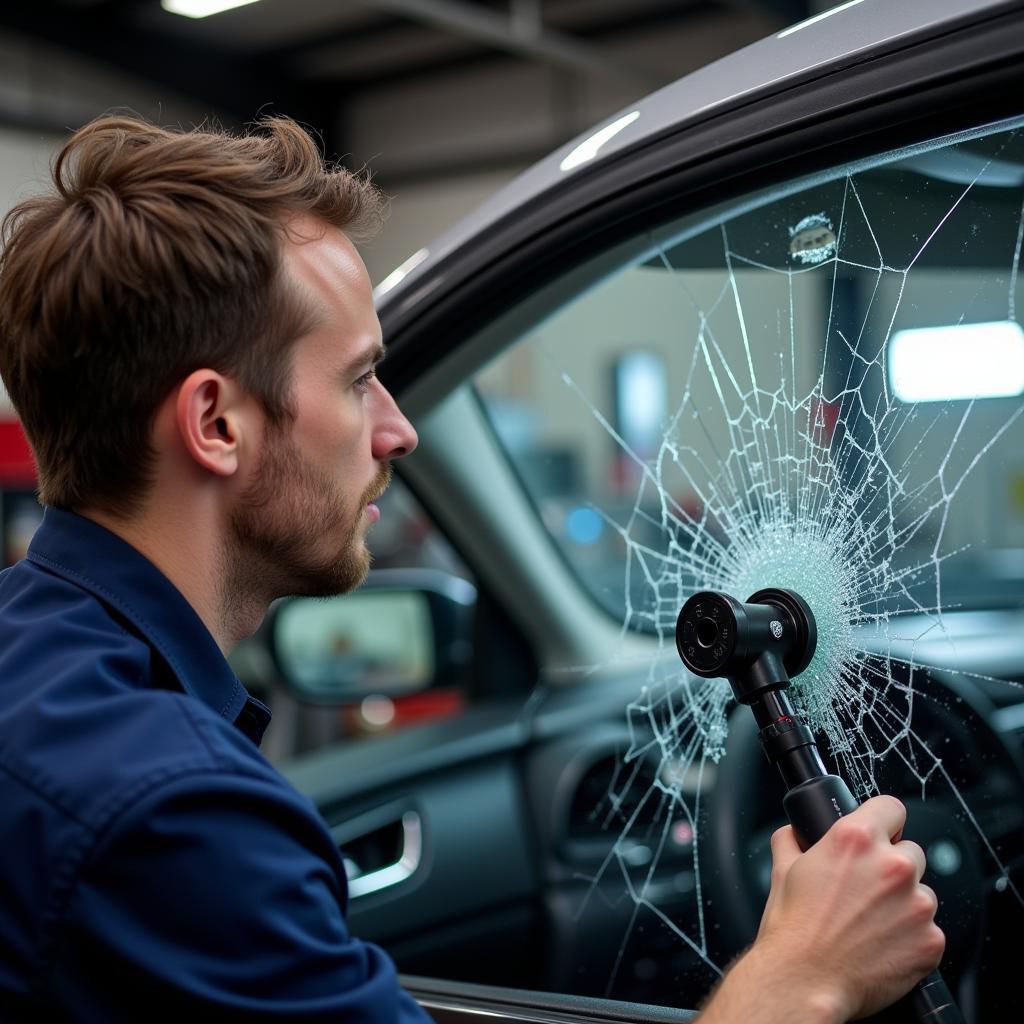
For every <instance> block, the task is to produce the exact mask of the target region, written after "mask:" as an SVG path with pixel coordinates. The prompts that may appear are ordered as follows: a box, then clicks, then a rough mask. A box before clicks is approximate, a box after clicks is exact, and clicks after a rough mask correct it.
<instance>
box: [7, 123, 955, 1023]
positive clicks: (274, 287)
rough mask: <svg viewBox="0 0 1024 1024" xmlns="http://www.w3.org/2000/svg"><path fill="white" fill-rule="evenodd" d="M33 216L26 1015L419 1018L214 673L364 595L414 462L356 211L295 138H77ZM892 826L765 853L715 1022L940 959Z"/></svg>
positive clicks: (875, 1002)
mask: <svg viewBox="0 0 1024 1024" xmlns="http://www.w3.org/2000/svg"><path fill="white" fill-rule="evenodd" d="M54 176H55V189H54V191H53V192H52V193H51V194H48V195H45V196H42V197H40V198H36V199H31V200H28V201H27V202H25V203H23V204H21V206H19V207H18V208H16V209H15V210H14V211H12V213H11V215H9V218H8V221H7V222H6V225H5V238H6V248H5V250H4V253H3V255H2V257H0V373H2V375H3V379H4V382H5V384H6V385H7V389H8V391H9V393H10V395H11V398H12V400H13V402H14V404H15V407H16V408H17V410H18V412H19V414H20V416H21V419H22V422H23V424H24V426H25V430H26V432H27V434H28V437H29V440H30V441H31V443H32V446H33V449H34V452H35V455H36V460H37V463H38V468H39V491H40V498H41V500H42V502H43V503H44V504H45V505H46V506H47V511H46V516H45V519H44V522H43V525H42V526H41V527H40V529H39V531H38V533H37V534H36V537H35V538H34V540H33V542H32V545H31V548H30V551H29V554H28V557H27V558H26V559H25V560H24V561H23V562H20V563H19V564H18V565H16V566H14V567H13V568H12V569H10V570H8V571H6V572H5V573H4V574H3V575H2V576H0V773H2V774H0V779H2V786H3V798H2V799H0V829H2V832H3V835H4V836H5V837H6V843H5V847H6V849H5V856H4V858H3V860H2V863H0V1010H2V1018H3V1020H5V1021H19V1020H30V1019H31V1020H39V1019H46V1020H52V1019H61V1020H71V1021H82V1022H85V1021H90V1022H91V1021H97V1022H99V1021H103V1022H114V1021H140V1020H160V1019H173V1020H185V1019H188V1018H187V1015H189V1014H192V1015H197V1014H198V1015H199V1017H200V1019H211V1020H212V1019H216V1020H218V1021H231V1020H245V1021H262V1020H279V1021H289V1022H321V1021H323V1022H326V1021H345V1022H360V1024H362V1022H367V1024H370V1022H374V1024H376V1022H392V1021H407V1022H413V1021H421V1020H423V1014H422V1011H421V1010H419V1008H418V1007H417V1006H416V1004H415V1003H414V1002H413V1001H412V1000H411V999H410V998H409V997H408V996H407V995H405V994H404V993H403V992H401V990H400V989H399V987H398V985H397V982H396V978H395V971H394V968H393V966H392V964H391V962H390V961H389V960H388V958H387V957H386V956H385V955H384V954H383V953H382V952H381V951H380V950H378V949H376V948H375V947H373V946H371V945H368V944H366V943H362V942H360V941H359V940H358V939H356V938H354V937H352V936H351V935H350V934H349V932H348V930H347V927H346V924H345V920H344V911H345V903H346V884H345V875H344V870H343V867H342V864H341V861H340V858H339V855H338V852H337V850H336V849H335V847H334V844H333V843H332V841H331V839H330V836H329V835H328V833H327V830H326V828H325V826H324V824H323V822H322V821H321V820H320V819H319V817H318V816H317V813H316V811H315V808H314V807H313V806H312V805H311V804H310V803H309V802H308V801H307V800H306V799H305V798H303V797H302V796H300V795H299V794H298V793H296V792H295V791H294V790H293V789H292V788H291V787H290V786H289V785H288V784H287V783H286V782H285V781H284V779H283V778H281V776H279V775H278V774H277V773H276V772H275V771H274V769H273V768H271V766H270V765H269V764H268V763H267V762H266V761H265V760H264V759H263V758H262V757H261V755H260V754H259V752H258V749H257V746H258V743H259V740H260V737H261V735H262V732H263V730H264V728H265V727H266V724H267V721H268V718H269V714H268V712H267V709H266V708H264V707H263V706H262V705H261V704H260V703H259V702H258V701H255V700H254V699H252V698H251V697H249V696H248V695H247V694H246V693H245V691H244V689H243V688H242V686H241V684H240V683H239V681H238V680H237V679H236V678H235V676H234V674H233V673H232V672H231V670H230V668H229V667H228V665H227V662H226V661H225V660H224V654H225V653H226V652H228V651H230V650H231V648H232V647H233V646H234V645H235V644H236V643H237V642H238V641H239V640H240V639H241V638H242V637H244V636H246V635H248V634H249V633H251V632H252V631H253V630H254V629H255V628H256V627H257V626H258V625H259V622H260V620H261V619H262V617H263V615H264V613H265V611H266V609H267V607H268V605H269V604H270V602H271V601H272V600H273V599H274V598H276V597H279V596H282V595H285V594H310V595H326V594H334V593H341V592H344V591H346V590H350V589H352V588H353V587H355V586H357V585H358V584H359V583H360V582H361V580H362V579H363V577H364V575H365V573H366V571H367V567H368V564H369V556H368V553H367V550H366V546H365V542H364V541H365V535H366V532H367V530H368V529H369V528H370V527H371V526H372V524H373V522H374V521H375V520H376V518H377V516H378V512H377V509H376V506H375V505H374V504H373V501H374V499H375V498H376V497H377V496H378V495H379V494H380V493H381V492H382V491H383V489H384V488H385V487H386V485H387V481H388V475H389V471H390V469H389V467H390V465H391V462H392V461H393V460H394V459H396V458H400V457H402V456H403V455H406V454H408V453H409V452H410V451H412V450H413V448H414V447H415V445H416V434H415V432H414V431H413V429H412V427H411V426H410V425H409V423H408V422H407V421H406V419H405V418H404V417H403V416H402V414H401V413H400V412H399V410H398V408H397V406H396V405H395V403H394V401H393V399H392V398H391V396H390V395H389V394H388V393H387V391H386V390H385V389H384V388H383V386H382V385H381V383H380V382H379V381H378V380H377V379H376V377H375V375H374V367H375V366H376V364H377V362H378V360H379V359H380V357H381V355H382V349H381V339H380V328H379V325H378V323H377V319H376V316H375V313H374V310H373V305H372V298H371V291H370V284H369V280H368V278H367V274H366V271H365V269H364V267H363V265H362V262H361V260H360V258H359V256H358V254H357V253H356V250H355V248H354V247H353V244H352V241H351V238H352V237H355V236H357V235H358V233H359V232H360V231H362V230H363V229H364V228H365V227H366V225H367V223H370V222H374V221H376V220H378V219H379V216H380V210H379V205H378V200H377V198H376V195H375V193H374V192H373V190H372V189H371V188H370V187H369V185H368V184H367V183H366V182H365V181H362V180H361V179H358V178H356V177H353V176H352V175H350V174H348V173H347V172H345V171H342V170H334V169H325V168H324V166H323V165H322V162H321V159H320V156H319V153H318V152H317V150H316V148H315V146H314V145H313V144H312V142H311V141H310V139H309V138H308V137H307V136H306V135H305V133H304V132H303V131H302V130H301V129H299V128H298V127H297V126H296V125H295V124H293V123H292V122H290V121H287V120H283V119H282V120H274V121H271V122H268V123H267V124H266V125H264V126H263V130H262V131H261V132H260V133H259V134H255V135H252V136H248V137H242V138H236V137H231V136H228V135H226V134H222V133H218V132H211V131H200V132H193V133H187V134H182V133H176V132H169V131H165V130H163V129H160V128H157V127H154V126H152V125H149V124H146V123H144V122H140V121H135V120H131V119H125V118H113V117H108V118H101V119H100V120H98V121H96V122H94V123H92V124H90V125H88V126H86V127H85V128H83V129H81V130H80V131H79V132H77V133H76V134H75V135H74V136H73V137H72V138H71V140H70V141H69V142H68V143H67V145H66V146H65V147H64V149H63V151H62V152H61V154H60V156H59V157H58V159H57V162H56V164H55V168H54ZM903 817H904V812H903V809H902V807H901V805H900V804H899V803H898V802H896V801H894V800H890V799H888V798H878V799H877V800H875V801H871V802H869V803H868V804H866V805H865V807H864V808H862V809H861V810H859V811H857V812H856V813H855V814H853V815H851V816H850V817H849V818H848V819H846V820H844V821H842V822H840V823H839V824H838V825H837V826H836V827H835V828H834V829H833V830H832V832H830V833H829V835H828V836H826V838H825V839H824V840H823V841H822V842H821V843H820V844H819V845H818V846H817V847H815V848H814V849H813V850H812V851H810V852H809V853H807V854H800V853H799V851H798V850H797V848H796V846H795V843H794V840H793V837H792V834H791V833H790V832H789V830H788V829H787V830H782V831H781V832H780V833H779V834H777V835H776V837H775V839H774V843H773V851H774V858H775V868H774V871H775V874H774V879H773V887H772V894H771V897H770V900H769V903H768V907H767V909H766V912H765V917H764V921H763V923H762V928H761V935H760V937H759V939H758V941H757V943H755V945H754V947H753V948H752V949H751V950H750V951H749V952H748V954H747V955H746V956H744V957H743V958H742V959H741V960H740V961H739V963H738V964H737V965H736V966H735V968H734V969H733V970H732V971H731V972H730V973H729V974H728V975H727V977H726V979H725V981H724V982H723V984H722V985H721V987H720V989H719V991H718V992H717V994H716V995H715V997H714V998H713V999H712V1001H711V1003H710V1004H709V1006H708V1007H707V1009H706V1011H705V1014H704V1018H705V1019H706V1020H707V1021H708V1022H725V1021H735V1022H739V1021H765V1022H770V1021H775V1020H779V1021H782V1020H786V1021H790V1020H793V1019H800V1020H805V1021H821V1022H831V1021H840V1020H847V1019H849V1018H851V1017H854V1016H859V1015H861V1014H862V1013H865V1012H868V1011H870V1010H872V1009H874V1008H876V1007H880V1006H882V1005H884V1004H885V1003H887V1002H889V1001H891V1000H892V999H894V998H895V997H896V996H898V995H899V994H901V993H902V992H904V991H906V990H907V989H908V988H909V987H910V986H911V984H912V983H913V982H914V981H915V980H916V979H917V978H918V977H920V976H922V975H923V974H925V973H927V972H928V971H929V970H930V969H931V968H933V967H934V966H935V964H936V963H937V962H938V959H939V956H940V955H941V951H942V945H943V940H942V934H941V932H939V931H938V929H937V928H936V927H935V925H934V923H933V916H934V910H935V899H934V896H933V895H932V894H931V892H930V890H928V889H926V888H925V887H923V886H921V885H920V878H921V874H922V872H923V869H924V858H923V854H922V853H921V851H920V849H919V848H917V847H915V846H914V845H913V844H910V843H907V842H901V841H899V834H900V831H901V829H902V825H903Z"/></svg>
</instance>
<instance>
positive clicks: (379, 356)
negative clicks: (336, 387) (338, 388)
mask: <svg viewBox="0 0 1024 1024" xmlns="http://www.w3.org/2000/svg"><path fill="white" fill-rule="evenodd" d="M385 355H387V352H386V350H385V348H384V346H383V345H382V344H380V343H379V342H378V344H377V345H376V346H375V347H374V348H368V349H366V351H365V352H362V353H361V354H360V355H358V356H356V358H355V359H353V360H352V361H351V362H349V363H347V364H346V365H345V369H344V370H343V371H342V373H343V374H350V373H355V371H356V370H358V369H359V368H360V367H361V366H367V365H369V366H377V365H378V364H379V363H380V362H381V361H382V360H383V359H384V356H385Z"/></svg>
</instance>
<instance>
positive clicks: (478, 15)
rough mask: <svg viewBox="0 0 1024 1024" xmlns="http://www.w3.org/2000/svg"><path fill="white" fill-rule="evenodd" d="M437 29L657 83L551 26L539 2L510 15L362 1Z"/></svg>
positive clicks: (515, 6)
mask: <svg viewBox="0 0 1024 1024" xmlns="http://www.w3.org/2000/svg"><path fill="white" fill-rule="evenodd" d="M360 2H362V3H364V4H366V5H367V6H370V7H373V8H376V9H378V10H382V11H387V12H388V13H390V14H399V15H402V16H404V17H406V18H409V19H410V20H412V21H417V22H419V23H421V24H424V25H429V26H431V27H433V28H439V29H442V30H444V31H446V32H451V33H453V34H455V35H460V36H463V37H465V38H467V39H471V40H473V41H474V42H477V43H483V44H484V45H486V46H490V47H493V48H495V49H498V50H503V51H505V52H506V53H510V54H513V55H514V56H517V57H525V58H526V59H528V60H535V61H540V62H542V63H545V64H551V65H554V66H555V67H560V68H567V69H569V70H572V71H576V72H578V73H582V74H586V75H590V76H593V77H598V78H608V77H612V76H614V77H616V78H623V79H626V80H627V81H629V82H631V83H633V84H634V85H639V86H642V87H646V88H652V87H653V86H654V85H656V84H657V82H655V81H653V80H652V79H651V76H650V75H649V74H648V72H647V71H645V70H643V69H640V68H634V67H631V66H629V65H627V64H624V63H622V62H621V61H620V60H618V59H617V58H616V57H615V56H614V55H612V54H609V53H606V52H604V51H603V50H601V49H600V48H598V47H595V46H592V45H590V44H587V43H583V42H580V41H579V40H578V39H575V38H573V37H572V36H569V35H565V34H563V33H561V32H556V31H554V30H552V29H546V28H544V26H543V25H542V23H541V20H540V8H539V4H537V3H536V2H535V0H513V2H512V5H511V7H510V13H509V15H507V16H506V15H504V14H500V13H498V12H497V11H493V10H490V9H487V8H482V7H479V6H476V5H475V4H471V3H468V2H466V0H360Z"/></svg>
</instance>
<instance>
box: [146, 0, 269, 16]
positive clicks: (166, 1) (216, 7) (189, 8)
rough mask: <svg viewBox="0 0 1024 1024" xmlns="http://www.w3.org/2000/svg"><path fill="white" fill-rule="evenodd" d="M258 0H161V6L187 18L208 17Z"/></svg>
mask: <svg viewBox="0 0 1024 1024" xmlns="http://www.w3.org/2000/svg"><path fill="white" fill-rule="evenodd" d="M256 2H257V0H160V6H161V7H162V8H163V9H164V10H165V11H168V12H169V13H171V14H180V15H181V16H182V17H185V18H208V17H209V16H210V15H211V14H220V12H221V11H230V10H231V9H232V8H233V7H245V5H246V4H254V3H256Z"/></svg>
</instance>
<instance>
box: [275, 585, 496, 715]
mask: <svg viewBox="0 0 1024 1024" xmlns="http://www.w3.org/2000/svg"><path fill="white" fill-rule="evenodd" d="M475 604H476V588H475V587H474V586H473V585H472V584H471V583H469V582H468V581H467V580H464V579H462V578H461V577H458V576H452V575H450V574H449V573H446V572H442V571H440V570H438V569H376V570H373V571H372V572H371V573H370V574H369V576H368V577H367V579H366V582H365V583H364V584H363V585H362V587H360V588H359V589H358V590H356V591H354V592H353V593H351V594H343V595H341V596H339V597H331V598H326V599H325V598H313V597H289V598H284V599H283V600H281V601H279V602H278V603H277V604H275V605H274V607H273V609H272V610H271V613H270V616H269V618H268V622H267V628H268V633H269V647H270V652H271V656H272V658H273V661H274V665H275V667H276V669H277V673H278V676H279V677H280V679H281V681H282V682H283V683H284V684H285V685H286V686H287V687H288V688H289V689H290V690H291V691H292V693H293V694H295V696H297V697H298V698H299V699H300V700H302V701H303V702H305V703H310V704H320V705H336V706H337V705H345V704H353V703H358V702H359V701H361V700H363V699H364V698H366V697H370V696H383V697H405V696H409V695H411V694H415V693H421V692H423V691H424V690H428V689H431V688H433V687H442V686H455V685H457V684H458V683H459V681H460V680H461V678H462V676H463V674H464V672H465V671H466V669H467V668H468V667H469V663H470V659H471V656H472V643H471V636H472V620H473V609H474V606H475Z"/></svg>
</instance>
